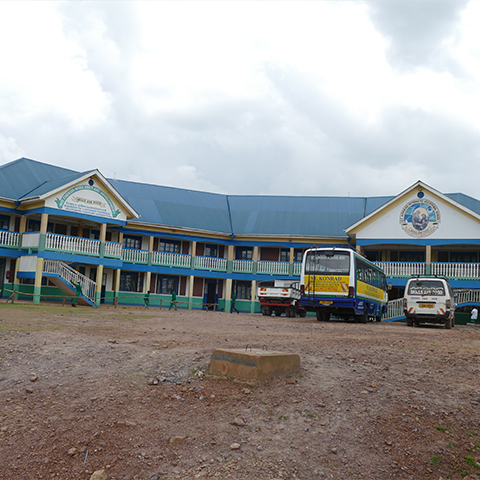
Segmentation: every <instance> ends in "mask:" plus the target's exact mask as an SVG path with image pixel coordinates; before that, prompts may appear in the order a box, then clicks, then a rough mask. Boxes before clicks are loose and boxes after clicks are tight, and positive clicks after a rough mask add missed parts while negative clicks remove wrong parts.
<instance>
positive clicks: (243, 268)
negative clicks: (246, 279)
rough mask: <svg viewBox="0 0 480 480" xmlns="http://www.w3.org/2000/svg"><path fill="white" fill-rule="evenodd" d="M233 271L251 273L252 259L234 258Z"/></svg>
mask: <svg viewBox="0 0 480 480" xmlns="http://www.w3.org/2000/svg"><path fill="white" fill-rule="evenodd" d="M233 272H234V273H253V261H252V260H234V261H233Z"/></svg>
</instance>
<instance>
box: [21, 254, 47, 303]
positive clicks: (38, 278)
mask: <svg viewBox="0 0 480 480" xmlns="http://www.w3.org/2000/svg"><path fill="white" fill-rule="evenodd" d="M18 263H20V262H18ZM42 275H43V258H40V257H37V268H36V269H35V283H34V286H33V294H34V297H33V303H35V304H39V303H40V293H41V292H42Z"/></svg>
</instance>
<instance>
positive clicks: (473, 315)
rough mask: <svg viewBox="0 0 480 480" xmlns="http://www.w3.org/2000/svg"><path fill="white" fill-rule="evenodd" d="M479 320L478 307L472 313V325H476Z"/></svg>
mask: <svg viewBox="0 0 480 480" xmlns="http://www.w3.org/2000/svg"><path fill="white" fill-rule="evenodd" d="M477 318H478V310H477V307H473V308H472V311H471V312H470V324H471V325H475V324H476V323H477Z"/></svg>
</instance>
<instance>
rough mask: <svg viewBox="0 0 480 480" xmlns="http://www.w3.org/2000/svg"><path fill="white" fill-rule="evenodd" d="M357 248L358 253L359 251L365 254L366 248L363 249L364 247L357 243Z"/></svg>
mask: <svg viewBox="0 0 480 480" xmlns="http://www.w3.org/2000/svg"><path fill="white" fill-rule="evenodd" d="M355 250H356V251H357V253H359V254H360V255H363V254H364V249H363V247H362V246H360V245H357V246H356V247H355Z"/></svg>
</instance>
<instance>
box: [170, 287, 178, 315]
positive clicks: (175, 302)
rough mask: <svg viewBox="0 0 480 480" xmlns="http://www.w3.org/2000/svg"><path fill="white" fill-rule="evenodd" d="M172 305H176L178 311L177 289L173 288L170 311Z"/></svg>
mask: <svg viewBox="0 0 480 480" xmlns="http://www.w3.org/2000/svg"><path fill="white" fill-rule="evenodd" d="M172 307H174V308H175V311H177V294H176V293H175V290H172V300H170V306H169V307H168V311H170V310H171V309H172Z"/></svg>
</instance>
